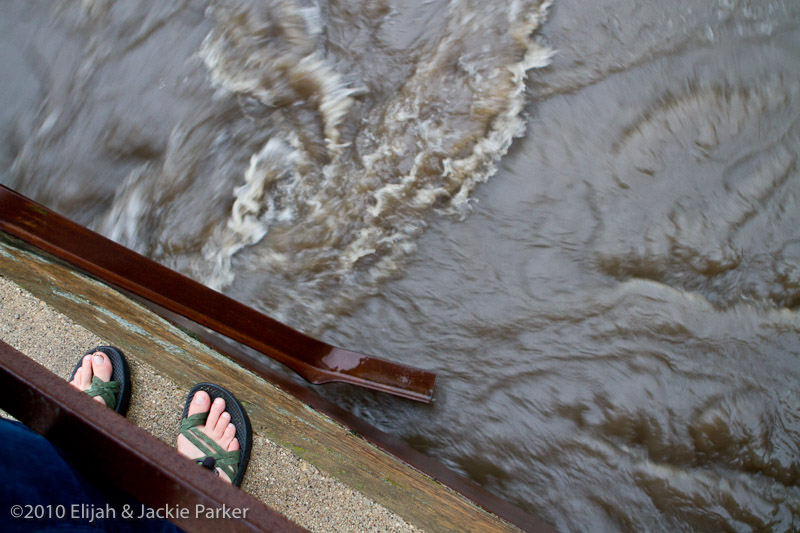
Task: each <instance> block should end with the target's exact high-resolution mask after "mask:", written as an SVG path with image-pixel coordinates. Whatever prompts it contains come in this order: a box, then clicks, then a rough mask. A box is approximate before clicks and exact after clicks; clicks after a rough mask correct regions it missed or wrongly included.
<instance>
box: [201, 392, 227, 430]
mask: <svg viewBox="0 0 800 533" xmlns="http://www.w3.org/2000/svg"><path fill="white" fill-rule="evenodd" d="M223 412H225V400H223V399H222V398H215V399H214V401H213V402H212V403H211V409H209V411H208V418H207V419H206V429H207V430H208V431H209V432H210V431H213V430H214V428H216V426H217V422H218V421H219V417H220V416H221V415H222V413H223ZM226 423H227V422H226Z"/></svg>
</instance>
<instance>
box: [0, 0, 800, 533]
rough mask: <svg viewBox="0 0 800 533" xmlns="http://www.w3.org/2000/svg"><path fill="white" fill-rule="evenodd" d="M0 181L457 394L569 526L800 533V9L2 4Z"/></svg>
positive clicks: (525, 489) (535, 506)
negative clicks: (416, 370)
mask: <svg viewBox="0 0 800 533" xmlns="http://www.w3.org/2000/svg"><path fill="white" fill-rule="evenodd" d="M1 9H2V17H0V76H1V78H0V79H2V82H0V135H2V136H3V141H4V142H3V143H2V144H0V183H3V184H5V185H9V186H11V187H12V188H15V189H16V190H18V191H20V192H21V193H23V194H25V195H28V196H30V197H32V198H34V199H36V200H37V201H40V202H42V203H44V204H46V205H48V206H49V207H52V208H54V209H56V210H57V211H59V212H61V213H63V214H65V215H67V216H69V217H71V218H73V219H75V220H77V221H79V222H81V223H83V224H86V225H88V226H89V227H92V228H94V229H96V230H98V231H101V232H102V233H104V234H105V235H107V236H110V237H112V238H114V239H115V240H117V241H119V242H121V243H123V244H125V245H127V246H129V247H131V248H133V249H135V250H137V251H140V252H142V253H145V254H147V255H148V256H150V257H152V258H154V259H156V260H158V261H159V262H161V263H163V264H165V265H167V266H170V267H172V268H175V269H177V270H179V271H181V272H184V273H186V274H187V275H190V276H192V277H193V278H195V279H197V280H199V281H201V282H203V283H205V284H207V285H209V286H211V287H214V288H216V289H219V290H221V291H223V292H225V293H227V294H229V295H231V296H233V297H235V298H237V299H239V300H241V301H243V302H245V303H247V304H249V305H251V306H253V307H255V308H257V309H259V310H262V311H264V312H266V313H267V314H269V315H271V316H273V317H275V318H278V319H280V320H282V321H284V322H286V323H288V324H290V325H292V326H293V327H296V328H298V329H300V330H303V331H305V332H307V333H309V334H312V335H315V336H318V337H320V338H322V339H324V340H325V341H327V342H331V343H334V344H337V345H340V346H343V347H346V348H349V349H352V350H356V351H361V352H366V353H371V354H375V355H378V356H381V357H385V358H388V359H392V360H396V361H400V362H403V363H407V364H411V365H415V366H420V367H423V368H426V369H430V370H433V371H435V372H437V373H438V374H439V379H438V382H437V391H436V395H435V401H434V403H433V404H432V405H430V406H423V405H417V404H413V403H411V402H406V401H404V400H398V399H396V398H392V397H387V396H384V395H381V394H379V393H373V392H369V391H361V390H355V389H353V388H352V387H348V386H342V385H335V386H325V387H320V388H318V389H317V390H319V391H320V392H321V393H322V394H324V395H325V396H327V397H329V398H331V399H333V400H334V401H336V402H337V403H339V404H340V405H343V406H344V407H345V408H347V409H349V410H351V411H352V412H354V413H355V414H357V415H359V416H361V417H363V418H364V419H366V420H367V421H369V422H371V423H372V424H374V425H376V426H377V427H380V428H382V429H384V430H386V431H388V432H390V433H392V434H394V435H397V436H399V437H400V438H402V439H404V440H405V441H407V442H408V443H410V444H411V445H412V446H414V447H415V448H417V449H419V450H421V451H423V452H424V453H426V454H428V455H430V456H432V457H434V458H436V459H438V460H440V461H441V462H443V463H444V464H446V465H448V466H450V467H451V468H453V469H454V470H456V471H458V472H460V473H462V474H464V475H465V476H467V477H469V478H471V479H473V480H475V481H476V482H478V483H480V484H481V485H483V486H484V487H486V488H487V489H489V490H491V491H493V492H495V493H497V494H499V495H501V496H502V497H504V498H506V499H508V500H509V501H511V502H513V503H515V504H517V505H519V506H520V507H522V508H524V509H526V510H527V511H529V512H531V513H533V514H536V515H539V516H541V517H542V518H544V519H545V520H547V521H548V522H550V523H552V524H553V525H555V526H556V527H557V528H559V529H561V530H564V531H620V530H623V531H752V530H757V531H787V530H797V529H800V489H799V488H798V481H800V337H799V335H800V318H799V317H798V306H800V209H799V207H800V168H799V166H798V153H800V2H797V1H795V0H763V1H754V0H675V1H672V2H659V3H656V2H641V1H637V0H598V1H596V2H589V3H586V2H578V1H576V0H556V1H555V2H554V3H553V4H552V5H551V6H549V9H548V5H547V4H546V3H543V2H542V1H541V0H509V1H506V2H480V1H477V0H475V1H466V0H452V1H444V0H427V1H423V0H414V1H411V2H400V1H397V0H350V1H346V2H335V1H327V2H326V1H323V0H319V1H312V0H297V1H290V0H269V1H266V0H258V1H256V0H225V1H222V0H219V1H214V0H209V1H201V0H185V1H165V0H152V1H147V2H145V1H142V2H119V1H118V2H112V1H104V0H83V1H82V2H77V1H72V0H70V1H67V0H63V1H28V0H17V1H10V0H9V1H6V2H4V3H3V6H2V8H1Z"/></svg>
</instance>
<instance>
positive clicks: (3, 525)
mask: <svg viewBox="0 0 800 533" xmlns="http://www.w3.org/2000/svg"><path fill="white" fill-rule="evenodd" d="M0 476H2V479H0V531H2V532H4V533H6V532H13V531H70V532H72V531H86V532H89V531H91V532H97V531H119V532H127V531H152V532H163V533H167V532H170V533H171V532H174V531H180V530H179V529H178V528H176V527H175V526H174V525H173V524H171V523H170V522H168V521H166V520H157V519H154V520H144V519H139V520H136V519H135V518H127V519H126V518H124V517H123V514H122V511H123V510H124V509H125V506H126V505H128V506H129V507H128V509H130V510H133V512H134V516H137V515H138V514H139V513H140V510H141V509H142V506H141V504H140V503H139V502H137V501H136V500H134V499H133V498H131V497H130V496H129V495H127V494H125V493H123V492H122V491H120V490H119V489H116V488H115V487H105V486H104V487H99V486H96V485H95V484H93V483H92V482H91V481H90V480H88V479H87V478H86V477H84V476H82V475H81V474H80V473H79V472H77V471H76V470H75V469H73V468H72V467H71V466H70V465H69V463H68V462H67V461H66V460H65V459H64V458H63V457H62V456H61V454H60V453H59V451H58V448H56V447H55V446H53V445H52V444H51V443H50V442H49V441H48V440H47V439H45V438H44V437H42V436H40V435H38V434H36V433H34V432H33V431H31V430H30V429H29V428H27V427H26V426H24V425H22V424H20V423H18V422H12V421H9V420H5V419H0ZM18 514H21V515H22V516H19V517H18V516H16V515H18Z"/></svg>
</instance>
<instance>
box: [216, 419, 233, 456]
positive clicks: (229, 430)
mask: <svg viewBox="0 0 800 533" xmlns="http://www.w3.org/2000/svg"><path fill="white" fill-rule="evenodd" d="M235 436H236V426H234V425H233V424H231V423H228V426H227V427H226V428H225V431H224V432H223V433H222V438H221V439H220V442H219V444H220V446H222V448H223V449H225V450H227V449H228V446H230V444H231V441H232V440H233V438H234V437H235Z"/></svg>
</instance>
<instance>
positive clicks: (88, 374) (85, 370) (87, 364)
mask: <svg viewBox="0 0 800 533" xmlns="http://www.w3.org/2000/svg"><path fill="white" fill-rule="evenodd" d="M93 375H94V372H93V371H92V356H91V355H86V356H84V357H83V363H81V378H80V381H78V388H80V389H81V390H86V389H88V388H89V387H91V386H92V376H93Z"/></svg>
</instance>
